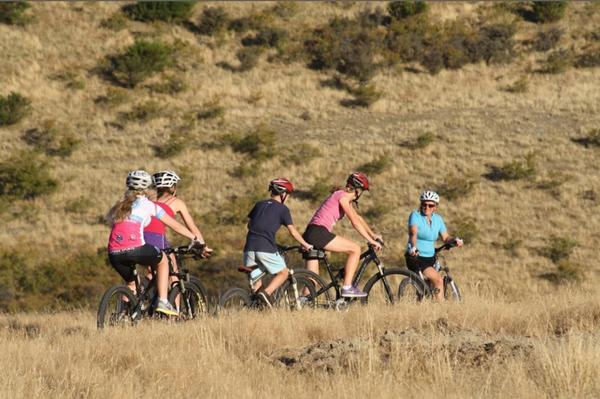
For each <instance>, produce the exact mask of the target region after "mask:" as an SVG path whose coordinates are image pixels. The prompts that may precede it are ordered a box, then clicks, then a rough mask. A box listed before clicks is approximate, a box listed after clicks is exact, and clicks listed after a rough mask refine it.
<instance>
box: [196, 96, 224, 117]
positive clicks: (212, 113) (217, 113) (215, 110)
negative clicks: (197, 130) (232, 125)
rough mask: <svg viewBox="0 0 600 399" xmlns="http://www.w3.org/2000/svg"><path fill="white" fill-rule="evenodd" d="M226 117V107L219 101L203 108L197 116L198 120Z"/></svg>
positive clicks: (209, 103) (207, 104)
mask: <svg viewBox="0 0 600 399" xmlns="http://www.w3.org/2000/svg"><path fill="white" fill-rule="evenodd" d="M224 116H225V107H224V106H222V105H221V104H220V102H219V100H218V99H217V100H212V101H210V102H208V103H206V104H204V106H203V107H202V109H201V110H200V111H198V113H197V114H196V117H197V118H198V119H216V118H223V117H224Z"/></svg>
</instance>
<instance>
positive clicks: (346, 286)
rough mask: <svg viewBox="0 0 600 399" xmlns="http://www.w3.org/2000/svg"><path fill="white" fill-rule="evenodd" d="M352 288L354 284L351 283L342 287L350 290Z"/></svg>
mask: <svg viewBox="0 0 600 399" xmlns="http://www.w3.org/2000/svg"><path fill="white" fill-rule="evenodd" d="M350 288H352V286H351V285H343V286H342V289H343V290H349V289H350Z"/></svg>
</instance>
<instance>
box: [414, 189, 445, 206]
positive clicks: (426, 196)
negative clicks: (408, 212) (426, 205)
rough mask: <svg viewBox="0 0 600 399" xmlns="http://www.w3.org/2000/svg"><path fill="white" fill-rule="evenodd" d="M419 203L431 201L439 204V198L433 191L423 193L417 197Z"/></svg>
mask: <svg viewBox="0 0 600 399" xmlns="http://www.w3.org/2000/svg"><path fill="white" fill-rule="evenodd" d="M419 201H421V202H423V201H433V202H435V203H436V204H439V203H440V196H439V195H438V194H437V193H436V192H435V191H423V192H422V193H421V195H419Z"/></svg>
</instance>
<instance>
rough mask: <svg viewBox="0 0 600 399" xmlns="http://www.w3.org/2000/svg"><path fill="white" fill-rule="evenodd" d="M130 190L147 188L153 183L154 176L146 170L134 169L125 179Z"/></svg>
mask: <svg viewBox="0 0 600 399" xmlns="http://www.w3.org/2000/svg"><path fill="white" fill-rule="evenodd" d="M125 184H126V185H127V188H129V189H130V190H145V189H147V188H148V187H150V186H151V185H152V176H150V173H148V172H146V171H145V170H132V171H131V172H129V174H128V175H127V180H125Z"/></svg>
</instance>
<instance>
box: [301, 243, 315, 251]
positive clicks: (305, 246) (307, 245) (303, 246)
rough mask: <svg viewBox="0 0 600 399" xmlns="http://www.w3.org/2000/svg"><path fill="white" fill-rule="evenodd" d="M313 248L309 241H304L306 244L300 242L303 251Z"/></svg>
mask: <svg viewBox="0 0 600 399" xmlns="http://www.w3.org/2000/svg"><path fill="white" fill-rule="evenodd" d="M313 248H314V247H313V246H312V245H311V244H309V243H306V245H304V244H302V249H304V251H306V252H308V251H310V250H311V249H313Z"/></svg>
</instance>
